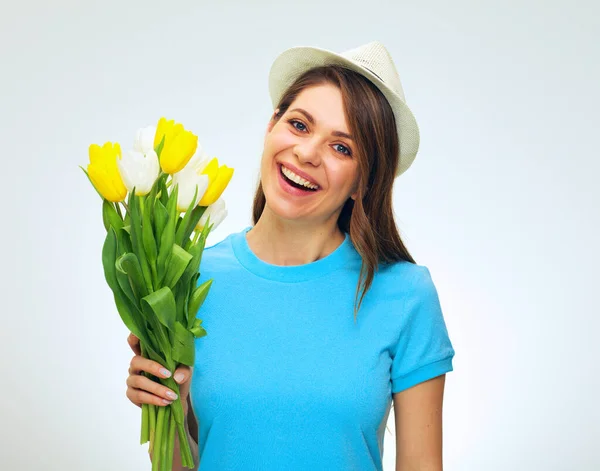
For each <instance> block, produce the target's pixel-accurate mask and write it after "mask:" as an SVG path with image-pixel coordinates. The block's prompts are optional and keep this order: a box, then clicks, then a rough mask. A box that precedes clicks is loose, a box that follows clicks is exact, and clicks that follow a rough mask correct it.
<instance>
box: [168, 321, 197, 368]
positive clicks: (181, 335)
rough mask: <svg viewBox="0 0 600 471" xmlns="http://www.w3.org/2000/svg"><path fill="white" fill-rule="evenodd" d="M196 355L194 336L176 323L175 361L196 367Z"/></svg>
mask: <svg viewBox="0 0 600 471" xmlns="http://www.w3.org/2000/svg"><path fill="white" fill-rule="evenodd" d="M195 353H196V346H195V344H194V334H192V333H191V332H190V331H189V330H187V329H186V328H185V327H184V326H183V325H181V323H179V322H175V335H174V342H173V360H174V361H177V362H179V363H182V364H184V365H187V366H194V359H195Z"/></svg>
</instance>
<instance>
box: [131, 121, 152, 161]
mask: <svg viewBox="0 0 600 471" xmlns="http://www.w3.org/2000/svg"><path fill="white" fill-rule="evenodd" d="M155 134H156V126H152V125H151V126H146V127H145V128H140V129H138V131H137V133H136V134H135V141H134V143H133V150H135V151H137V152H141V153H142V154H147V153H148V152H150V151H154V136H155Z"/></svg>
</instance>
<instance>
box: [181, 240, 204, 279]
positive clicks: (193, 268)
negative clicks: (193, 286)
mask: <svg viewBox="0 0 600 471" xmlns="http://www.w3.org/2000/svg"><path fill="white" fill-rule="evenodd" d="M187 252H188V253H189V254H190V255H191V256H192V260H191V261H190V263H189V264H188V266H187V268H186V269H185V272H184V274H183V276H182V277H181V278H182V279H183V281H184V282H185V283H187V282H188V281H189V280H190V278H191V277H192V276H193V275H194V273H198V271H199V268H200V258H201V257H202V246H201V245H200V244H196V245H193V246H191V247H190V248H189V249H188V250H187Z"/></svg>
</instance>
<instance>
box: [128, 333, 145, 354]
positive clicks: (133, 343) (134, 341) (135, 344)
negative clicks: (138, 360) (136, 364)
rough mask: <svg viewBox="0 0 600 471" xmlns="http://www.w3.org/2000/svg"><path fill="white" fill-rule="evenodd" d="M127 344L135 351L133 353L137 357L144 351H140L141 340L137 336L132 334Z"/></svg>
mask: <svg viewBox="0 0 600 471" xmlns="http://www.w3.org/2000/svg"><path fill="white" fill-rule="evenodd" d="M127 343H128V344H129V346H130V347H131V349H132V350H133V353H135V354H136V355H141V354H142V351H141V350H140V339H139V338H137V337H136V336H135V335H133V334H132V333H130V334H129V336H128V337H127Z"/></svg>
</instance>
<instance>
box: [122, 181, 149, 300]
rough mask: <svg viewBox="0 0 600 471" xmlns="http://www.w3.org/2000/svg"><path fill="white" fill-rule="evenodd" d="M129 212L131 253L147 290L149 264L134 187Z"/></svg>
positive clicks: (130, 197) (130, 196)
mask: <svg viewBox="0 0 600 471" xmlns="http://www.w3.org/2000/svg"><path fill="white" fill-rule="evenodd" d="M128 206H129V213H130V214H131V224H130V233H131V245H132V247H133V253H134V254H135V256H136V257H137V259H138V261H139V264H140V267H141V270H142V275H143V279H144V282H145V284H146V289H147V291H148V292H150V291H152V290H153V289H154V288H153V285H152V277H151V274H150V266H149V265H148V260H147V259H146V254H145V253H144V246H143V241H142V230H143V228H142V218H141V214H140V209H139V202H138V196H137V195H136V194H135V187H134V189H133V191H132V192H131V193H130V195H129V204H128Z"/></svg>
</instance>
